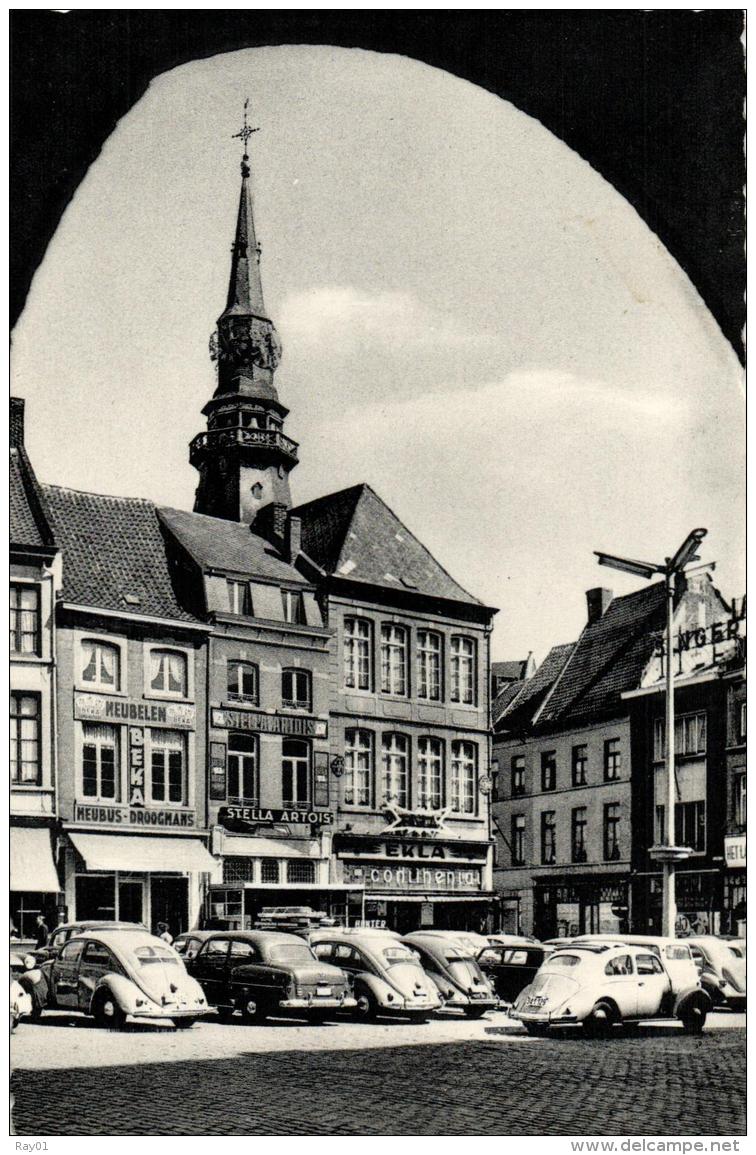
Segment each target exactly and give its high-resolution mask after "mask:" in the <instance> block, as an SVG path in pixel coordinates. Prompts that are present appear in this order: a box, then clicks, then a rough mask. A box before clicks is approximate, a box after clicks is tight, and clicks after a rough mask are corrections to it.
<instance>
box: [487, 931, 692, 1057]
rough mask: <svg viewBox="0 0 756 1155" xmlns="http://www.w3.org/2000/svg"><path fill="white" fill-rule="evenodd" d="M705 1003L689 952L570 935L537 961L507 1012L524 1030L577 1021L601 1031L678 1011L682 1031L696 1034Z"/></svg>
mask: <svg viewBox="0 0 756 1155" xmlns="http://www.w3.org/2000/svg"><path fill="white" fill-rule="evenodd" d="M710 1007H711V1000H710V999H709V996H708V995H707V994H706V992H705V991H704V990H702V988H701V983H700V981H699V978H698V971H697V969H696V965H695V963H694V962H693V958H692V956H691V955H690V953H689V952H688V955H687V959H686V958H685V957H684V956H683V955H682V954H679V955H676V954H674V953H673V954H672V955H671V957H670V956H669V955H668V954H667V952H666V950H665V952H664V954H663V956H661V957H660V955H659V953H657V952H656V951H653V950H651V949H650V948H649V947H648V946H630V945H628V944H627V943H614V942H611V943H610V942H580V943H578V942H573V943H572V944H571V945H570V946H566V947H558V948H557V949H556V950H555V951H554V952H553V953H552V954H551V955H550V956H549V957H548V958H547V959H546V960H545V962H544V963H543V965H542V966H541V968H540V970H539V971H538V973H537V975H536V976H535V978H534V979H533V982H532V983H531V984H530V986H527V987H525V989H524V990H523V991H521V992H520V994H519V995H518V997H517V999H516V1001H515V1005H514V1007H513V1009H512V1010H511V1011H510V1015H511V1016H512V1018H514V1019H519V1020H520V1022H522V1023H523V1024H524V1026H525V1028H526V1030H527V1031H528V1033H529V1034H531V1035H544V1034H546V1033H547V1032H548V1031H549V1030H550V1029H551V1028H553V1027H564V1026H576V1025H580V1024H582V1027H583V1030H584V1032H585V1033H586V1034H587V1035H589V1036H591V1037H603V1036H606V1035H608V1034H609V1033H610V1032H611V1031H612V1029H613V1028H614V1027H615V1026H618V1025H619V1024H621V1023H636V1022H640V1021H641V1020H645V1019H654V1018H661V1019H670V1018H678V1019H679V1020H680V1021H681V1023H682V1024H683V1027H684V1029H685V1031H686V1032H687V1033H688V1034H699V1033H700V1032H701V1031H702V1030H703V1027H704V1023H705V1022H706V1015H707V1012H708V1010H709V1009H710Z"/></svg>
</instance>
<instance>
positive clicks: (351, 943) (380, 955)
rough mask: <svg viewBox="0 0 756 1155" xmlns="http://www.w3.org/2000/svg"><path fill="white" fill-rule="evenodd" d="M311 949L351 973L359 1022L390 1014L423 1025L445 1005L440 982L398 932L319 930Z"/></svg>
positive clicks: (313, 938) (316, 932) (323, 959)
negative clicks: (439, 991) (433, 977)
mask: <svg viewBox="0 0 756 1155" xmlns="http://www.w3.org/2000/svg"><path fill="white" fill-rule="evenodd" d="M310 945H311V946H312V949H313V953H314V954H315V955H316V956H317V958H319V959H320V960H321V961H323V962H328V963H333V965H334V966H337V967H340V968H341V969H342V970H343V971H346V973H347V974H348V975H350V977H351V978H352V981H353V983H354V997H355V999H356V1002H357V1005H356V1008H355V1015H357V1016H358V1017H360V1018H365V1019H374V1018H377V1016H378V1015H381V1014H387V1015H402V1016H404V1017H405V1018H410V1019H414V1020H415V1021H419V1022H424V1021H425V1020H426V1019H427V1017H428V1015H429V1013H430V1012H431V1011H434V1010H436V1009H437V1008H438V1007H440V1006H441V998H440V996H439V993H438V989H437V987H436V984H435V983H434V982H433V981H432V980H431V979H430V978H429V977H428V976H427V975H426V973H425V971H424V970H423V968H422V966H421V965H420V963H419V961H418V959H417V956H416V954H415V953H414V952H413V950H412V949H411V948H410V947H408V946H406V945H405V944H404V943H402V942H401V941H400V940H399V936H398V935H395V934H394V933H393V931H386V930H368V929H364V930H363V929H357V928H355V929H353V930H346V929H344V930H341V929H336V930H318V931H313V932H312V934H311V935H310Z"/></svg>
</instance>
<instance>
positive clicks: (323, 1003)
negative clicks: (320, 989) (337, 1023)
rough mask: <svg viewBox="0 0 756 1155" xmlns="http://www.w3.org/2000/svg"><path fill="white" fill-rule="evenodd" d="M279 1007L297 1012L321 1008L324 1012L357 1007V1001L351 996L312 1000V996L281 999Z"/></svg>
mask: <svg viewBox="0 0 756 1155" xmlns="http://www.w3.org/2000/svg"><path fill="white" fill-rule="evenodd" d="M278 1006H279V1007H281V1008H282V1009H283V1010H287V1011H290V1010H296V1011H300V1010H301V1011H317V1010H320V1009H321V1008H322V1009H323V1010H324V1011H327V1010H332V1009H338V1008H339V1007H356V1006H357V999H354V998H352V997H351V996H350V995H344V996H343V997H342V998H337V997H333V998H325V997H324V998H320V999H319V998H312V997H310V996H307V997H304V998H293V999H281V1001H280V1002H279V1003H278Z"/></svg>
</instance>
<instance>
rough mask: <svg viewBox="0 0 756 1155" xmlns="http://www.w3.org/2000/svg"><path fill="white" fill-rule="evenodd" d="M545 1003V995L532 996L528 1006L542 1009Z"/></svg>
mask: <svg viewBox="0 0 756 1155" xmlns="http://www.w3.org/2000/svg"><path fill="white" fill-rule="evenodd" d="M545 1002H546V996H545V995H531V996H530V998H529V999H528V1006H529V1007H542V1006H543V1005H544V1003H545Z"/></svg>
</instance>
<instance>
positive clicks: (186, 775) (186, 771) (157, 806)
mask: <svg viewBox="0 0 756 1155" xmlns="http://www.w3.org/2000/svg"><path fill="white" fill-rule="evenodd" d="M156 734H157V735H161V734H162V735H165V734H178V735H179V737H180V738H181V739H182V741H183V751H184V762H183V781H182V790H181V795H182V797H181V801H180V802H175V801H172V800H171V799H169V798H165V799H161V798H153V795H152V752H153V747H154V746H158V745H159V743H157V742H155V740H154V737H153V736H154V735H156ZM193 736H194V732H193V731H190V730H178V729H174V728H173V727H172V726H145V728H144V801H145V805H146V807H147V808H148V809H150V810H187V809H189V808H191V807H192V806H193V804H194V797H193V793H194V791H193V785H194V782H193V777H194V765H193V762H192V748H193V745H194V743H193V742H191V741H190V737H193ZM168 781H169V780H168V768H167V767H166V778H165V787H166V794H167V793H168Z"/></svg>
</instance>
